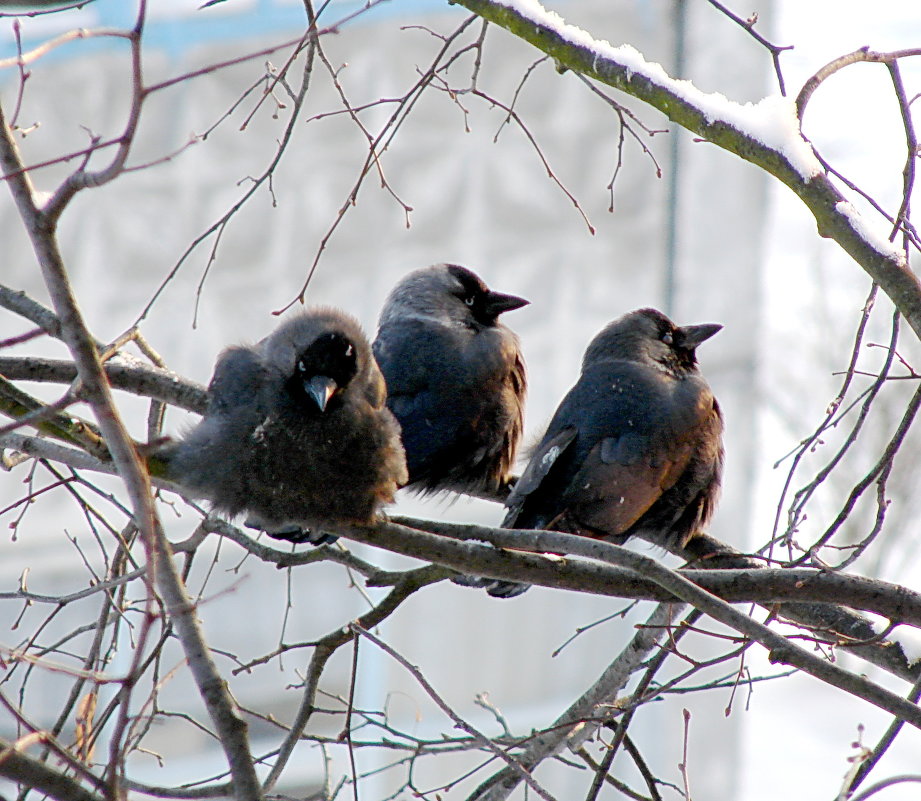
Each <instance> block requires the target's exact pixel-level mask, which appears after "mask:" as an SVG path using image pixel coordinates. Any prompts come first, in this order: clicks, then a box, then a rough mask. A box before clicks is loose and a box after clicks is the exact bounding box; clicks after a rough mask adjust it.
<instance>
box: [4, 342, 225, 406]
mask: <svg viewBox="0 0 921 801" xmlns="http://www.w3.org/2000/svg"><path fill="white" fill-rule="evenodd" d="M102 369H103V371H104V372H105V375H106V378H108V380H109V383H110V384H111V385H112V386H113V387H114V388H115V389H121V390H124V391H125V392H130V393H132V394H134V395H140V396H141V397H145V398H153V399H154V400H159V401H163V402H164V403H171V404H173V405H174V406H178V407H180V408H182V409H187V410H188V411H190V412H197V413H198V414H203V413H204V411H205V407H206V406H207V403H208V395H207V391H206V390H205V388H204V387H203V386H201V384H197V383H195V382H194V381H190V380H189V379H187V378H183V377H182V376H180V375H179V374H178V373H174V372H173V371H172V370H165V369H163V368H161V367H152V366H151V365H149V364H145V363H144V362H142V361H140V360H138V359H133V358H131V357H129V356H126V355H125V354H119V355H118V356H117V357H116V358H115V359H110V360H109V361H107V362H106V363H105V364H104V365H103V367H102ZM0 375H2V376H5V377H6V378H8V379H10V380H13V381H36V382H39V383H54V384H70V383H71V382H73V381H74V380H75V379H76V377H77V368H76V366H75V365H74V363H73V362H69V361H65V360H63V359H40V358H33V357H30V356H29V357H18V356H0Z"/></svg>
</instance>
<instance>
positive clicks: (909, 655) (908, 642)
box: [870, 619, 921, 665]
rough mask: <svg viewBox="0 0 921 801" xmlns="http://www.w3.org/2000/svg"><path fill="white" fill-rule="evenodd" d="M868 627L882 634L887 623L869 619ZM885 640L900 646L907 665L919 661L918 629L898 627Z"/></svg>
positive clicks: (920, 644)
mask: <svg viewBox="0 0 921 801" xmlns="http://www.w3.org/2000/svg"><path fill="white" fill-rule="evenodd" d="M870 625H871V626H872V627H873V630H874V631H875V632H876V633H877V634H883V633H884V632H885V631H886V630H887V629H888V628H889V621H888V620H875V619H871V620H870ZM885 639H887V640H888V641H889V642H894V643H898V644H899V646H901V648H902V652H903V653H904V654H905V657H906V659H908V664H909V665H914V664H915V663H916V662H918V661H921V631H919V630H918V629H915V628H912V627H911V626H898V627H897V628H896V629H895V630H893V631H891V632H889V634H886V636H885Z"/></svg>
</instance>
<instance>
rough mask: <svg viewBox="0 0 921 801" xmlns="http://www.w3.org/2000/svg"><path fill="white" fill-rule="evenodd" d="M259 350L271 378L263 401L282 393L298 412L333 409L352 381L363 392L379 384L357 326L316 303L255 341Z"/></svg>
mask: <svg viewBox="0 0 921 801" xmlns="http://www.w3.org/2000/svg"><path fill="white" fill-rule="evenodd" d="M258 353H259V357H260V360H261V361H262V364H263V366H264V369H265V370H266V372H267V374H268V375H269V376H271V377H272V378H271V380H270V381H269V382H268V383H267V384H266V388H265V391H266V392H268V393H270V395H271V397H270V398H269V399H268V400H267V402H268V403H269V404H270V405H271V404H273V403H275V402H276V398H278V396H277V395H276V394H275V393H277V392H278V391H281V398H280V400H281V402H282V403H283V404H284V405H286V406H290V407H293V408H294V409H296V410H297V413H301V412H306V413H313V414H316V413H322V412H325V411H328V410H330V409H334V408H336V407H337V406H338V405H339V404H340V403H341V396H342V394H343V393H344V392H345V391H346V390H347V389H348V388H349V387H350V385H352V384H353V383H354V382H356V381H358V383H359V384H362V385H363V386H362V390H360V392H363V393H364V394H367V393H368V392H371V394H374V392H375V391H376V387H377V384H378V383H381V384H382V381H378V380H377V378H378V376H377V366H376V365H375V364H374V360H373V358H372V357H371V348H370V346H369V345H368V341H367V339H366V338H365V335H364V333H363V332H362V330H361V326H360V325H359V323H358V321H357V320H356V319H355V318H354V317H352V316H351V315H349V314H346V313H345V312H343V311H341V310H340V309H335V308H332V307H325V306H315V307H312V308H310V309H307V310H304V311H302V312H299V313H297V314H293V315H291V316H290V317H289V318H288V319H287V320H286V321H285V322H284V323H282V324H281V325H280V326H279V327H278V328H277V329H276V330H275V331H274V332H273V333H272V334H271V335H270V336H268V337H266V338H265V339H264V340H262V342H260V343H259V345H258ZM381 391H382V390H381Z"/></svg>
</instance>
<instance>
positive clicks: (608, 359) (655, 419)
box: [477, 309, 723, 597]
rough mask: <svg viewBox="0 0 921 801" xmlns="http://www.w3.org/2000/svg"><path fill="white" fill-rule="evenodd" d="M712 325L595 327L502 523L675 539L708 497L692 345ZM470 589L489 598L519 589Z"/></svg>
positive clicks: (694, 525) (715, 455) (702, 511)
mask: <svg viewBox="0 0 921 801" xmlns="http://www.w3.org/2000/svg"><path fill="white" fill-rule="evenodd" d="M721 328H722V326H720V325H716V324H703V325H687V326H676V325H675V324H674V323H673V322H672V321H671V320H669V319H668V318H667V317H666V316H665V315H664V314H662V313H661V312H659V311H657V310H655V309H639V310H637V311H633V312H630V313H629V314H625V315H624V316H623V317H621V318H619V319H618V320H615V321H614V322H612V323H610V324H609V325H608V326H607V327H605V328H604V329H603V330H602V331H601V332H600V333H599V334H598V335H597V336H596V337H595V338H594V339H593V340H592V342H591V343H590V344H589V346H588V349H587V350H586V352H585V357H584V358H583V361H582V374H581V376H580V377H579V380H578V381H577V382H576V385H575V386H574V387H573V388H572V389H571V390H570V391H569V393H568V394H567V395H566V397H565V398H564V399H563V401H562V403H560V406H559V408H558V409H557V410H556V413H555V414H554V416H553V419H552V420H551V421H550V425H549V427H548V428H547V432H546V433H545V434H544V436H543V439H542V440H541V441H540V444H538V446H537V448H536V449H535V450H534V452H533V454H532V455H531V458H530V461H529V462H528V465H527V467H526V468H525V471H524V473H523V474H522V476H521V479H520V480H519V481H518V483H517V484H516V485H515V487H514V489H513V491H512V493H511V495H510V496H509V498H508V501H507V504H506V505H507V506H508V508H509V511H508V514H507V515H506V518H505V520H504V521H503V523H502V526H503V527H504V528H522V529H547V530H553V531H566V532H570V533H573V534H582V535H584V536H587V537H596V538H599V539H604V540H607V541H608V542H613V543H617V544H622V543H624V542H626V541H627V540H628V539H630V538H631V537H641V538H642V539H645V540H648V541H649V542H652V543H654V544H656V545H660V546H662V547H663V548H674V547H683V546H684V545H686V544H687V542H688V541H689V540H690V539H691V538H692V537H693V536H694V535H695V534H696V533H697V532H698V531H701V530H702V529H703V527H704V526H706V525H707V523H708V522H709V520H710V518H711V516H712V515H713V510H714V509H715V507H716V502H717V499H718V497H719V490H720V482H721V476H722V468H723V440H722V433H723V420H722V415H721V413H720V408H719V404H718V403H717V401H716V398H715V397H714V396H713V393H712V392H711V390H710V387H709V385H708V384H707V382H706V381H705V380H704V378H703V376H702V375H701V374H700V371H699V369H698V367H697V356H696V348H697V346H698V345H700V344H701V343H702V342H704V341H705V340H707V339H709V338H710V337H712V336H713V335H714V334H715V333H716V332H717V331H719V330H720V329H721ZM477 586H486V587H487V591H488V592H489V593H490V594H491V595H496V596H501V597H512V596H514V595H518V594H520V593H521V592H524V590H525V589H527V585H523V584H516V583H513V582H507V581H495V582H494V581H490V580H482V581H480V582H479V583H478V584H477Z"/></svg>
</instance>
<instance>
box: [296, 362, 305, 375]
mask: <svg viewBox="0 0 921 801" xmlns="http://www.w3.org/2000/svg"><path fill="white" fill-rule="evenodd" d="M297 371H298V372H299V373H306V372H307V365H306V364H304V360H303V359H298V360H297Z"/></svg>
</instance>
